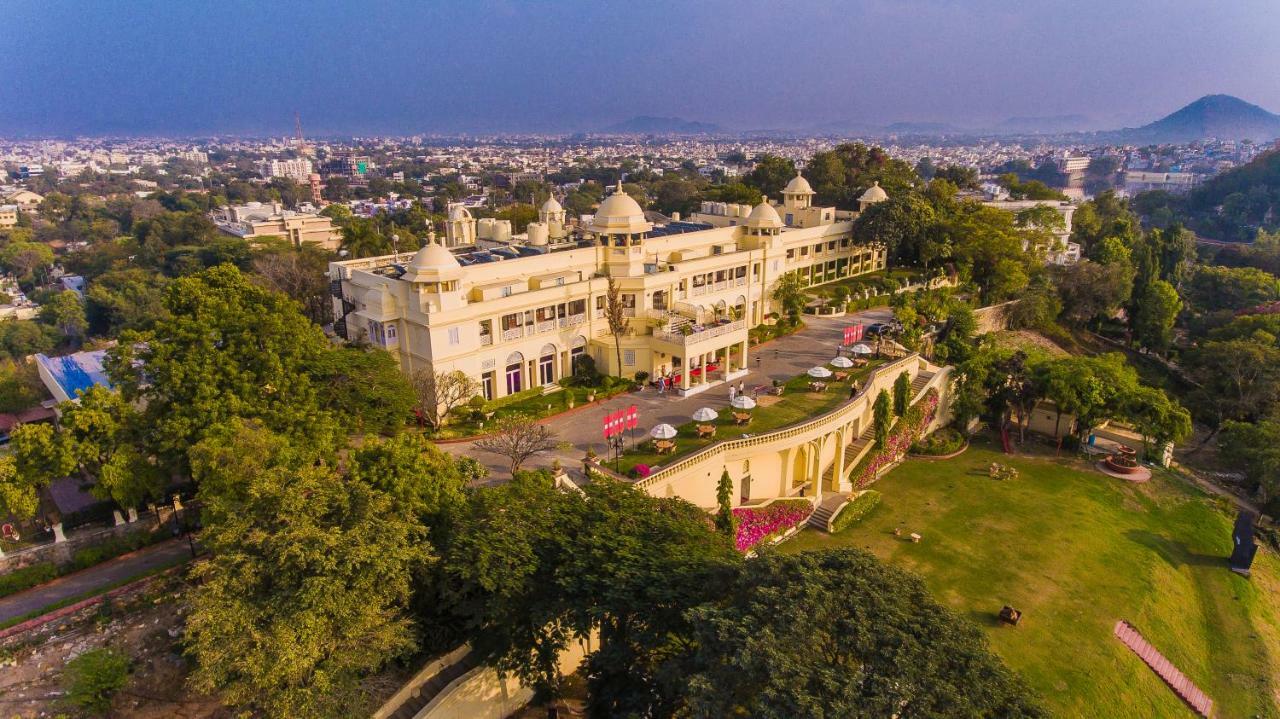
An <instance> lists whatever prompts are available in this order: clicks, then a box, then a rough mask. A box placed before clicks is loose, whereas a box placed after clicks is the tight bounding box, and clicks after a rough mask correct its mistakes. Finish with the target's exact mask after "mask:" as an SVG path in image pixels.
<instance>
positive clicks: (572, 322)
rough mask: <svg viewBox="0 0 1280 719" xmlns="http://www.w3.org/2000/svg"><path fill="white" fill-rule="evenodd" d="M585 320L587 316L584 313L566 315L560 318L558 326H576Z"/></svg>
mask: <svg viewBox="0 0 1280 719" xmlns="http://www.w3.org/2000/svg"><path fill="white" fill-rule="evenodd" d="M586 321H587V316H586V315H585V314H581V315H569V316H568V317H561V318H560V327H561V328H562V329H563V328H565V327H577V326H578V325H580V324H582V323H583V322H586Z"/></svg>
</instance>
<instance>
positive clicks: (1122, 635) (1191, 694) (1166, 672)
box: [1115, 619, 1213, 717]
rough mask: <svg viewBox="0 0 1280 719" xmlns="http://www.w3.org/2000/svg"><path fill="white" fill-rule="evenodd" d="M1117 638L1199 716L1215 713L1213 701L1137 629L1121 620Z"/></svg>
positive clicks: (1117, 624) (1116, 631)
mask: <svg viewBox="0 0 1280 719" xmlns="http://www.w3.org/2000/svg"><path fill="white" fill-rule="evenodd" d="M1115 635H1116V638H1117V639H1119V640H1120V641H1121V642H1124V645H1125V646H1126V647H1129V648H1130V649H1132V650H1133V653H1134V654H1137V655H1138V656H1139V657H1141V658H1142V661H1143V662H1145V663H1146V665H1147V666H1149V667H1151V670H1152V671H1154V672H1155V673H1156V674H1157V675H1158V676H1159V677H1160V678H1161V679H1163V680H1164V683H1165V684H1168V685H1169V688H1170V689H1172V690H1173V691H1174V693H1175V694H1177V695H1178V696H1179V697H1181V698H1182V700H1183V701H1184V702H1186V703H1187V704H1189V705H1190V706H1191V708H1192V709H1194V710H1195V711H1196V713H1197V714H1199V715H1200V716H1203V717H1207V716H1210V715H1211V714H1212V713H1213V700H1212V699H1210V698H1209V697H1208V695H1206V694H1205V693H1204V692H1203V691H1201V690H1200V688H1199V687H1197V686H1196V685H1195V684H1194V683H1192V681H1191V680H1190V679H1188V678H1187V677H1186V675H1184V674H1183V673H1182V672H1180V671H1178V668H1177V667H1175V666H1174V665H1173V663H1172V662H1170V661H1169V660H1168V659H1165V658H1164V655H1163V654H1161V653H1160V651H1159V650H1157V649H1156V648H1155V647H1153V646H1151V644H1149V643H1148V642H1147V640H1146V639H1144V638H1143V636H1142V635H1141V634H1139V633H1138V630H1137V629H1134V628H1133V626H1132V625H1130V624H1129V623H1128V622H1126V621H1124V620H1123V619H1121V620H1120V621H1117V622H1116V626H1115Z"/></svg>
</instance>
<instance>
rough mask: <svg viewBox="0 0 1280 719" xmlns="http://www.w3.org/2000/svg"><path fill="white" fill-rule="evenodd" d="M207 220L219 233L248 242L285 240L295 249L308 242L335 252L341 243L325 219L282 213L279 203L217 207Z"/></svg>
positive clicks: (302, 213)
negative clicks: (271, 239)
mask: <svg viewBox="0 0 1280 719" xmlns="http://www.w3.org/2000/svg"><path fill="white" fill-rule="evenodd" d="M210 217H211V218H212V219H213V224H215V225H217V227H218V229H219V230H222V231H223V232H225V233H226V234H228V235H234V236H235V237H243V238H244V239H246V240H250V241H253V240H255V239H260V238H263V237H268V236H274V237H281V238H284V239H286V240H289V241H290V242H292V243H293V245H294V246H295V247H301V246H302V244H303V243H308V242H309V243H314V244H317V245H320V246H321V247H323V248H325V249H326V250H336V249H338V244H339V243H340V242H341V240H342V234H341V233H340V232H339V231H338V228H336V227H334V226H333V221H332V220H330V219H329V218H328V217H325V216H324V215H318V214H315V213H310V212H294V211H292V210H286V209H284V206H283V205H281V204H280V203H279V202H272V203H269V204H265V203H262V202H250V203H247V204H244V205H231V206H227V207H221V208H219V209H217V210H215V211H213V212H212V213H210Z"/></svg>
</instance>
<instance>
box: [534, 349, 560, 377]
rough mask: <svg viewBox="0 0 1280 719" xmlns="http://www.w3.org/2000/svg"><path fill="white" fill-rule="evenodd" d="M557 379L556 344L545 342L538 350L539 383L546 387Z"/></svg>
mask: <svg viewBox="0 0 1280 719" xmlns="http://www.w3.org/2000/svg"><path fill="white" fill-rule="evenodd" d="M555 381H556V346H555V345H553V344H545V345H543V346H542V349H541V350H539V351H538V384H539V385H541V386H543V387H545V386H547V385H549V384H552V383H554V382H555Z"/></svg>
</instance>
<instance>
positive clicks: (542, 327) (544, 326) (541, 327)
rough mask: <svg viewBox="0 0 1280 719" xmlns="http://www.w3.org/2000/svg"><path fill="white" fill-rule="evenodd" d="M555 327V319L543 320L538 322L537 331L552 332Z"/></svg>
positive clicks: (540, 332)
mask: <svg viewBox="0 0 1280 719" xmlns="http://www.w3.org/2000/svg"><path fill="white" fill-rule="evenodd" d="M555 328H556V321H555V320H543V321H541V322H539V323H538V327H537V330H536V331H537V332H538V334H542V333H543V332H550V331H551V330H554V329H555Z"/></svg>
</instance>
